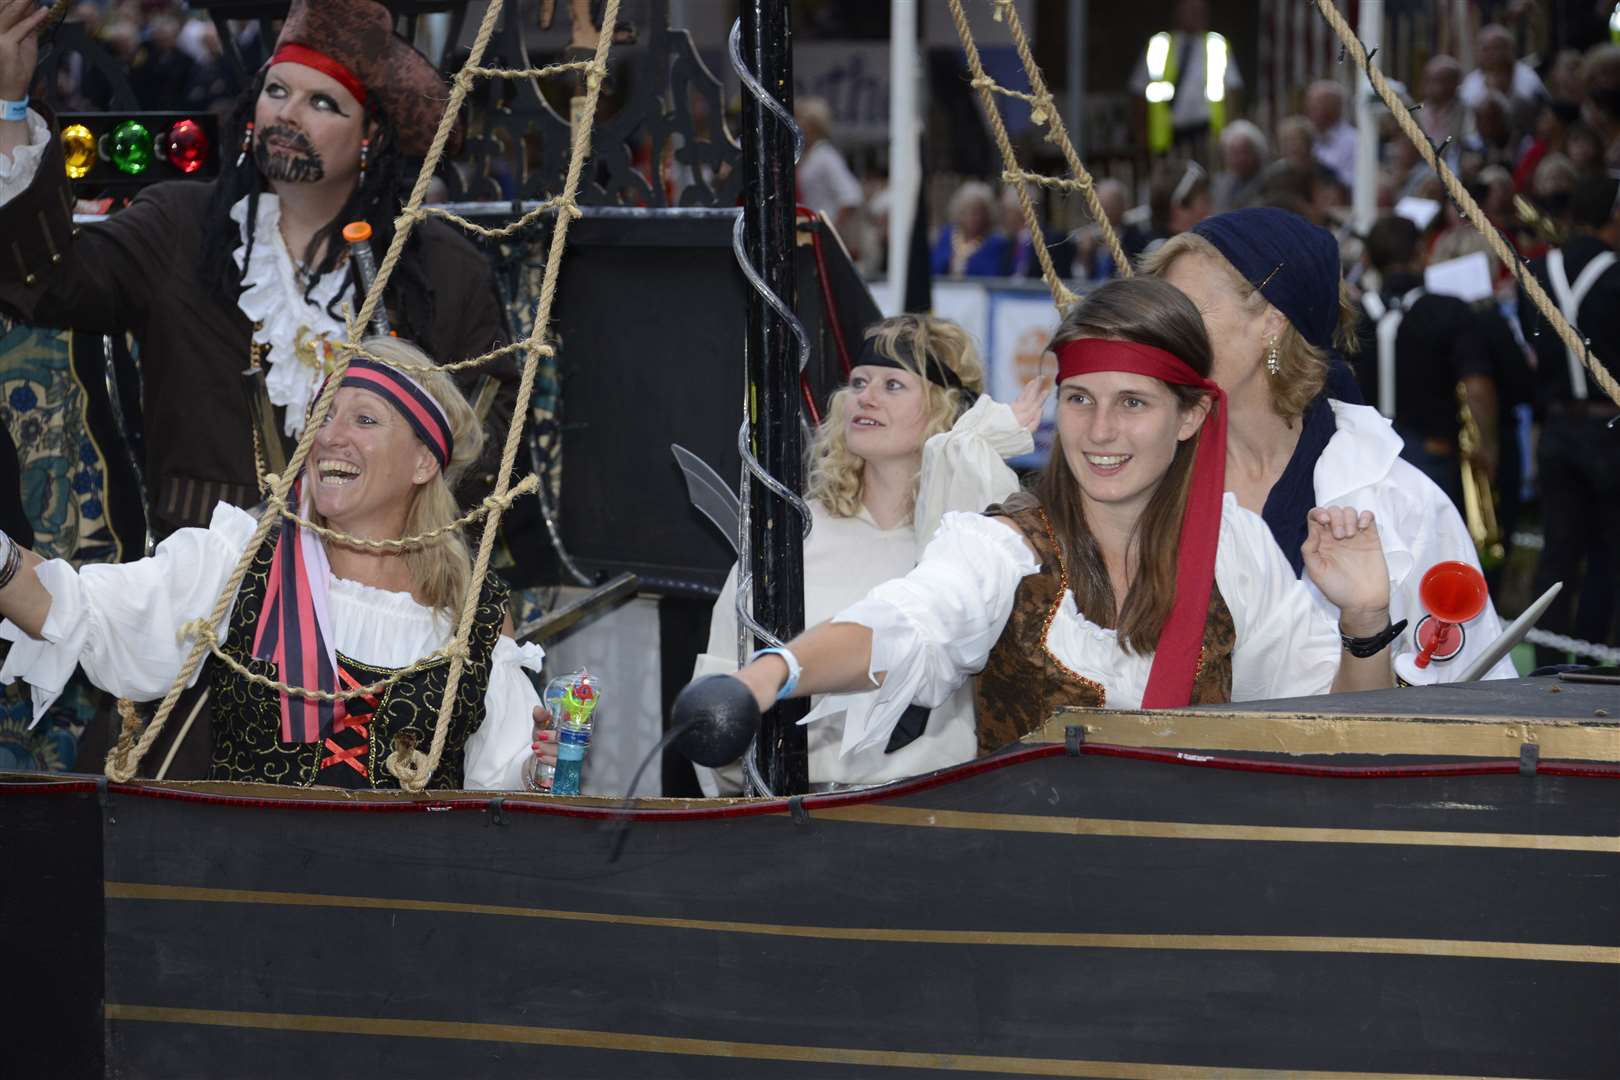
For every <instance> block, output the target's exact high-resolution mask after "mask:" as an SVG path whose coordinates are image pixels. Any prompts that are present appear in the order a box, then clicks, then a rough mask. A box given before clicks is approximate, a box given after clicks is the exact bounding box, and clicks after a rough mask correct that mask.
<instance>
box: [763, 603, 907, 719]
mask: <svg viewBox="0 0 1620 1080" xmlns="http://www.w3.org/2000/svg"><path fill="white" fill-rule="evenodd" d="M787 647H788V651H789V652H791V653H793V656H794V658H795V659H797V660H798V661H799V666H800V667H801V668H802V669H803V672H802V674H801V675H800V676H799V683H798V685H797V686H795V687H794V688H793V693H792V694H791V695H790V696H792V697H809V696H811V695H814V694H837V693H856V692H859V691H862V690H870V689H872V687H873V686H874V685H881V684H882V681H883V680H882V677H881V676H880V677H879V678H878V680H877V682H876V684H874V682H873V680H872V679H871V677H870V676H869V675H868V674H867V672H868V670H869V669H870V668H871V666H872V631H871V628H869V627H865V626H862V625H861V624H859V623H835V622H825V623H821V624H820V625H819V626H812V627H811V628H810V629H808V630H806V631H805V632H804V633H802V634H800V635H799V636H798V637H796V638H794V639H793V640H792V641H790V642H788V646H787ZM737 678H739V679H741V680H742V681H743V683H744V684H745V685H746V686H747V687H748V689H749V690H751V691H753V694H754V700H755V701H757V702H759V707H760V709H761V711H763V710H765V709H768V708H770V707H771V705H772V704H774V703H775V701H776V695H777V693H778V692H779V691H780V690H781V689H782V687H783V686H784V685H786V684H787V678H788V666H787V661H786V660H783V659H782V658H781V657H780V656H777V655H775V654H774V653H773V654H772V655H770V656H762V657H760V658H759V659H758V660H755V661H753V662H752V663H750V664H745V665H744V666H743V667H742V668H741V669H740V670H738V672H737Z"/></svg>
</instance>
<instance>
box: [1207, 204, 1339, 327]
mask: <svg viewBox="0 0 1620 1080" xmlns="http://www.w3.org/2000/svg"><path fill="white" fill-rule="evenodd" d="M1193 232H1195V233H1197V234H1198V235H1199V236H1202V237H1203V238H1204V239H1205V240H1208V241H1209V242H1210V243H1212V244H1214V245H1215V248H1216V250H1217V251H1219V252H1220V253H1221V254H1222V255H1224V256H1226V261H1227V262H1229V263H1231V264H1232V265H1233V266H1234V267H1236V268H1237V272H1238V273H1240V274H1242V275H1243V277H1244V280H1246V281H1248V282H1249V284H1251V285H1253V286H1254V287H1255V288H1257V289H1259V290H1260V293H1261V295H1262V296H1264V297H1265V298H1266V299H1267V300H1270V301H1271V304H1272V306H1273V307H1275V308H1276V309H1277V310H1278V311H1280V312H1282V313H1283V315H1284V316H1286V317H1287V319H1288V321H1289V322H1291V323H1293V324H1294V329H1296V330H1298V331H1299V332H1300V334H1301V336H1303V337H1304V338H1305V340H1306V341H1308V342H1310V343H1311V344H1312V345H1315V346H1316V347H1317V348H1319V349H1326V348H1330V347H1331V346H1332V344H1333V331H1334V329H1335V328H1336V327H1337V326H1338V325H1339V242H1338V241H1337V240H1335V239H1333V234H1332V233H1330V232H1328V231H1327V230H1326V229H1323V228H1320V227H1319V226H1316V225H1312V224H1311V223H1310V222H1308V221H1306V220H1305V219H1304V218H1302V217H1300V216H1299V215H1298V214H1294V213H1290V212H1289V211H1287V210H1277V209H1275V208H1273V207H1269V206H1257V207H1254V208H1253V209H1249V210H1230V211H1228V212H1226V213H1224V214H1216V215H1215V216H1214V217H1207V218H1205V219H1204V220H1203V221H1200V222H1199V223H1198V224H1197V225H1194V226H1193Z"/></svg>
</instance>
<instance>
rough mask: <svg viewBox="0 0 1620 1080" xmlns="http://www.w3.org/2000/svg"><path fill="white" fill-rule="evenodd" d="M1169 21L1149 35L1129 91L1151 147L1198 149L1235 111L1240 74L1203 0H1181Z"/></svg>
mask: <svg viewBox="0 0 1620 1080" xmlns="http://www.w3.org/2000/svg"><path fill="white" fill-rule="evenodd" d="M1174 26H1175V28H1174V29H1173V30H1162V31H1160V32H1159V33H1157V34H1154V35H1153V36H1152V37H1151V38H1149V39H1148V44H1147V49H1146V50H1145V51H1144V52H1143V54H1142V59H1141V61H1140V62H1138V63H1137V65H1136V72H1135V74H1133V75H1132V76H1131V91H1132V92H1133V93H1134V94H1135V95H1136V99H1137V101H1139V102H1140V103H1141V104H1140V105H1139V106H1138V108H1137V115H1138V116H1139V117H1142V118H1143V119H1142V123H1143V125H1144V126H1145V128H1146V141H1147V146H1148V149H1149V150H1150V151H1151V152H1152V153H1154V154H1166V153H1169V151H1170V149H1171V147H1173V146H1176V145H1184V146H1188V148H1189V149H1193V150H1195V151H1196V152H1198V153H1200V154H1202V153H1205V152H1207V151H1208V150H1209V148H1210V147H1211V146H1212V145H1214V143H1213V140H1215V139H1218V138H1219V137H1220V134H1221V129H1222V128H1223V127H1224V126H1225V125H1226V121H1227V119H1228V118H1229V117H1233V116H1236V115H1237V107H1236V106H1237V102H1236V94H1237V91H1239V90H1241V89H1242V88H1243V77H1242V76H1241V75H1240V74H1238V68H1237V62H1236V61H1235V60H1234V59H1233V58H1232V50H1231V47H1230V46H1229V45H1228V44H1227V41H1226V38H1224V37H1222V36H1221V35H1220V34H1217V33H1215V32H1214V31H1213V30H1211V29H1209V4H1208V3H1207V0H1180V2H1179V3H1177V4H1176V11H1175V20H1174ZM1189 144H1191V145H1189Z"/></svg>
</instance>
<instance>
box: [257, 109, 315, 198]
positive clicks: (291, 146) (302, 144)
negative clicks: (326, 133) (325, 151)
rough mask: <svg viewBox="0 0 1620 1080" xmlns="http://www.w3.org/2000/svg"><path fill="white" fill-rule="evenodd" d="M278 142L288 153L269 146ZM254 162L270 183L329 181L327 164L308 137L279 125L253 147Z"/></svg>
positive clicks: (293, 129) (261, 134) (263, 134)
mask: <svg viewBox="0 0 1620 1080" xmlns="http://www.w3.org/2000/svg"><path fill="white" fill-rule="evenodd" d="M271 139H275V140H276V141H277V142H280V143H282V144H283V146H284V147H286V149H282V148H275V149H272V148H271V146H270V140H271ZM253 160H254V161H256V162H258V165H259V171H260V172H261V173H263V174H264V175H265V176H266V177H268V178H269V179H271V180H280V181H282V182H284V183H289V184H318V183H320V182H321V181H322V180H324V179H326V164H325V163H324V162H323V161H321V155H320V153H319V152H317V151H316V149H315V146H314V144H313V143H311V142H310V141H309V136H308V135H305V134H304V133H303V132H302V131H299V130H298V129H297V128H290V127H286V126H284V125H281V124H277V125H275V126H273V127H268V128H265V129H264V131H263V132H261V133H260V135H259V137H258V138H257V139H256V140H255V141H254V144H253Z"/></svg>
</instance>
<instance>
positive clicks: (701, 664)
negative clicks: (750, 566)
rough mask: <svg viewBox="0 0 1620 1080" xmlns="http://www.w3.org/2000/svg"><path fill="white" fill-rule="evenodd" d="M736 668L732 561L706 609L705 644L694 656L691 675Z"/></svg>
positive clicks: (735, 592)
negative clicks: (708, 607) (711, 606)
mask: <svg viewBox="0 0 1620 1080" xmlns="http://www.w3.org/2000/svg"><path fill="white" fill-rule="evenodd" d="M736 670H737V567H736V564H735V563H734V564H732V567H731V573H729V574H727V575H726V583H725V584H724V585H722V586H721V587H720V596H719V598H718V599H716V600H715V602H714V609H713V610H712V611H711V612H710V613H709V645H708V647H707V648H706V649H704V650H703V652H702V653H701V654H700V655H699V656H698V658H697V664H696V665H695V666H694V667H693V668H692V678H694V679H696V678H699V677H701V676H704V675H713V674H715V673H716V672H727V671H736Z"/></svg>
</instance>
